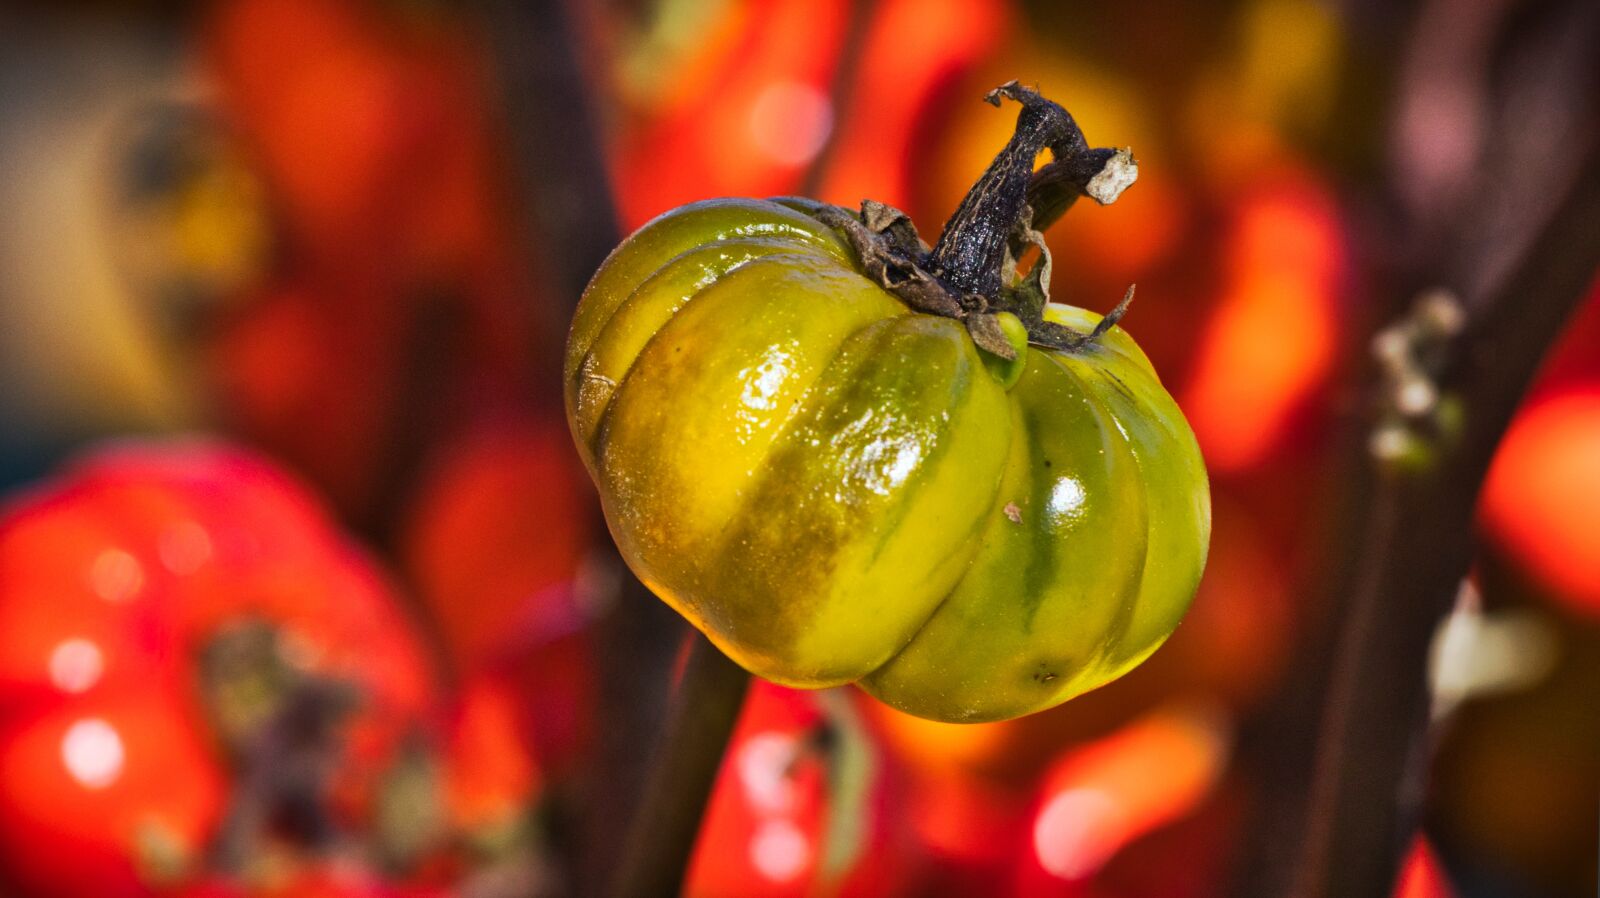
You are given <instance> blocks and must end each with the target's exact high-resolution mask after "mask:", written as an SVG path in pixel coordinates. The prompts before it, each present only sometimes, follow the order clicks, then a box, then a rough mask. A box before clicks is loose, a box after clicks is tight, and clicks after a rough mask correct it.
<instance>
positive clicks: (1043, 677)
mask: <svg viewBox="0 0 1600 898" xmlns="http://www.w3.org/2000/svg"><path fill="white" fill-rule="evenodd" d="M1055 678H1056V675H1055V673H1054V672H1053V671H1048V670H1041V671H1039V672H1038V673H1035V674H1034V675H1033V681H1034V682H1035V683H1048V682H1050V681H1051V680H1054V679H1055Z"/></svg>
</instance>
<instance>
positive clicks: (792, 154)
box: [749, 81, 833, 165]
mask: <svg viewBox="0 0 1600 898" xmlns="http://www.w3.org/2000/svg"><path fill="white" fill-rule="evenodd" d="M749 125H750V141H751V143H753V144H754V145H755V148H756V149H757V150H760V151H761V152H762V153H764V154H766V155H767V156H768V157H770V158H771V159H772V160H773V161H775V162H778V163H780V164H783V165H805V164H806V163H807V162H810V161H811V160H812V159H814V158H816V155H817V153H819V152H821V151H822V146H823V144H825V143H827V142H828V135H829V134H831V133H832V132H833V103H832V102H831V101H830V100H829V99H828V97H827V95H826V94H824V93H823V92H822V91H820V90H818V89H816V88H815V87H812V86H811V85H809V84H804V83H802V82H799V81H775V82H773V83H772V84H770V85H768V86H767V88H766V89H765V90H763V91H761V93H760V94H758V95H756V100H755V102H754V103H752V104H751V105H750V122H749Z"/></svg>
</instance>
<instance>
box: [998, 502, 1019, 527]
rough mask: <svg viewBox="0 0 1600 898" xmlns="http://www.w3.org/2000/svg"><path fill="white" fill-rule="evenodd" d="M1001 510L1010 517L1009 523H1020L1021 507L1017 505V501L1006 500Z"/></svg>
mask: <svg viewBox="0 0 1600 898" xmlns="http://www.w3.org/2000/svg"><path fill="white" fill-rule="evenodd" d="M1002 511H1004V512H1005V513H1006V517H1008V518H1010V519H1011V523H1013V524H1020V523H1022V509H1020V508H1018V507H1017V503H1015V502H1007V503H1006V507H1005V508H1004V509H1002Z"/></svg>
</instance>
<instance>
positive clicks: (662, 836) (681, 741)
mask: <svg viewBox="0 0 1600 898" xmlns="http://www.w3.org/2000/svg"><path fill="white" fill-rule="evenodd" d="M749 686H750V674H748V673H746V672H745V670H744V668H742V667H740V666H739V665H737V664H735V663H733V661H732V660H730V659H729V658H728V656H727V655H724V654H723V653H722V651H721V650H720V649H718V648H717V647H716V646H714V645H712V644H711V642H710V640H708V639H706V638H705V636H703V635H701V634H699V633H696V634H695V635H694V638H693V642H692V643H691V645H690V647H689V659H688V661H687V663H686V664H685V665H684V670H683V679H682V681H681V682H680V683H679V686H678V690H677V694H676V695H675V696H674V697H673V701H672V710H671V711H670V715H671V716H670V717H669V718H668V720H667V726H666V732H665V734H663V736H662V742H661V745H660V747H659V749H658V750H657V753H656V758H655V761H654V763H652V764H651V766H650V781H649V783H647V784H646V786H645V794H644V800H643V802H642V803H641V804H640V807H639V811H638V813H637V814H635V815H634V818H633V821H632V823H631V824H630V825H629V828H628V833H627V837H626V839H625V840H624V841H623V843H622V857H621V869H620V870H619V871H618V873H617V878H616V880H615V882H614V884H613V887H612V889H611V895H612V896H613V898H655V896H659V895H677V894H679V893H680V892H681V891H682V888H683V879H684V874H685V873H686V872H687V870H688V866H689V859H690V857H691V855H692V854H693V851H694V843H695V839H696V837H697V836H698V835H699V833H700V818H701V816H703V815H704V814H705V809H706V804H707V802H708V801H709V799H710V796H711V787H712V786H713V785H715V783H716V779H717V770H718V769H719V768H720V767H721V764H722V756H723V754H724V752H725V751H726V750H727V746H728V740H729V738H730V737H731V736H732V735H733V726H734V724H735V723H736V722H737V721H738V719H739V709H740V707H741V706H743V704H744V696H745V692H746V691H748V689H749Z"/></svg>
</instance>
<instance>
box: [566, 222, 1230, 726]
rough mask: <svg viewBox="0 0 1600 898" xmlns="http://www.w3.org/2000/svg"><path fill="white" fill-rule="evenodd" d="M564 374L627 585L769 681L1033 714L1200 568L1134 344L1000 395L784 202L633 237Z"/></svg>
mask: <svg viewBox="0 0 1600 898" xmlns="http://www.w3.org/2000/svg"><path fill="white" fill-rule="evenodd" d="M1047 315H1048V316H1049V317H1050V318H1052V319H1053V320H1055V321H1057V322H1059V323H1062V324H1065V325H1067V326H1069V327H1072V328H1075V329H1078V330H1081V331H1087V330H1088V329H1091V328H1092V327H1093V326H1094V324H1095V323H1096V322H1097V321H1098V316H1097V315H1095V314H1093V313H1090V312H1086V311H1084V310H1081V309H1074V308H1071V307H1068V306H1059V305H1052V306H1050V307H1049V310H1048V312H1047ZM564 374H565V380H566V383H565V387H566V398H567V410H568V417H569V421H570V423H571V426H572V430H573V434H574V437H575V439H576V440H577V442H578V444H579V450H580V453H581V454H582V455H583V458H584V461H585V463H586V464H587V465H588V466H589V468H590V472H591V474H592V475H593V477H594V479H595V482H596V484H597V486H598V488H599V492H600V496H601V500H602V505H603V506H604V509H605V513H606V519H607V523H608V524H609V525H610V527H611V531H612V533H613V535H614V536H615V537H616V539H617V543H618V546H619V547H620V548H621V550H622V553H623V556H624V557H625V558H626V559H627V561H628V563H629V565H630V566H631V567H632V568H633V570H634V571H635V573H637V574H638V575H639V576H640V577H641V579H643V580H644V581H645V582H646V583H647V584H648V585H649V586H650V587H651V588H652V589H653V590H654V591H655V592H656V594H657V595H659V596H661V597H662V598H663V600H665V601H666V602H667V603H668V604H670V605H672V606H673V607H674V608H675V609H677V610H678V611H679V612H680V613H682V614H683V615H684V616H685V617H686V618H688V619H689V620H690V621H691V622H692V623H694V624H695V626H697V627H699V628H700V629H701V630H702V631H704V632H705V633H706V635H707V636H708V637H709V638H710V639H711V640H712V641H713V642H714V643H716V644H717V645H718V646H719V647H720V648H721V649H722V650H723V651H725V652H727V653H728V655H729V656H730V657H732V658H733V659H734V660H735V661H737V662H738V663H739V664H741V665H742V666H744V667H745V668H746V669H748V670H750V671H752V672H753V673H756V674H758V675H760V676H762V677H765V678H767V679H769V680H773V681H775V682H779V683H783V684H786V685H791V686H800V687H812V688H815V687H826V686H833V685H838V684H842V683H848V682H856V681H860V683H861V685H862V686H863V687H864V688H866V689H867V690H868V691H869V692H871V693H872V694H874V695H876V696H877V697H878V698H880V699H882V700H883V701H885V702H887V703H888V704H891V705H893V706H895V707H898V708H900V709H902V710H904V711H907V712H909V713H912V714H916V715H919V716H924V717H929V718H933V719H939V720H950V721H978V720H997V719H1004V718H1009V717H1016V716H1020V715H1023V714H1028V713H1032V712H1034V711H1038V710H1041V709H1043V708H1047V707H1050V706H1053V705H1056V704H1059V703H1060V702H1062V701H1065V700H1066V699H1068V698H1071V697H1072V696H1074V695H1077V694H1080V693H1082V692H1084V691H1086V690H1089V689H1092V688H1094V687H1096V686H1099V685H1101V684H1103V683H1105V682H1107V681H1109V680H1111V679H1114V678H1115V677H1117V676H1119V675H1121V674H1122V673H1124V672H1126V671H1127V670H1129V669H1131V668H1132V667H1133V666H1135V665H1136V664H1138V663H1139V662H1140V661H1141V660H1143V659H1144V658H1145V657H1147V656H1148V655H1149V654H1150V653H1151V652H1153V651H1154V650H1155V649H1156V648H1157V647H1158V646H1159V645H1160V644H1161V642H1162V641H1163V640H1165V639H1166V637H1167V636H1168V635H1169V634H1170V633H1171V632H1172V630H1173V629H1174V628H1175V627H1176V626H1177V622H1178V619H1179V618H1180V617H1181V616H1182V614H1183V612H1184V611H1185V610H1186V608H1187V606H1188V604H1189V601H1190V599H1191V597H1192V596H1193V594H1194V589H1195V586H1196V584H1197V582H1198V580H1199V576H1200V572H1201V569H1202V568H1203V566H1204V561H1205V554H1206V548H1207V544H1208V539H1209V532H1210V496H1209V488H1208V485H1207V481H1206V476H1205V469H1204V465H1203V463H1202V461H1201V459H1200V455H1199V450H1198V448H1197V447H1196V445H1195V443H1194V438H1193V435H1192V433H1191V432H1190V430H1189V427H1188V425H1187V423H1186V422H1185V421H1184V419H1183V416H1182V414H1181V412H1179V411H1178V409H1177V406H1176V405H1175V404H1174V402H1173V401H1172V399H1171V397H1170V396H1168V394H1167V393H1166V391H1165V390H1164V389H1163V388H1162V387H1161V384H1160V381H1159V379H1158V378H1157V377H1156V375H1155V372H1154V371H1153V370H1152V369H1151V368H1150V365H1149V362H1148V360H1146V359H1145V357H1144V355H1143V353H1142V352H1140V351H1139V349H1138V347H1137V346H1136V345H1135V344H1134V343H1133V341H1132V339H1131V338H1130V337H1128V336H1127V334H1126V333H1124V332H1123V331H1121V330H1120V329H1117V328H1112V329H1110V331H1109V332H1108V333H1106V334H1105V335H1104V336H1103V337H1102V338H1101V339H1100V340H1099V341H1097V342H1095V343H1092V344H1090V345H1088V346H1087V347H1085V348H1084V349H1082V350H1079V351H1074V352H1061V351H1055V350H1049V349H1043V348H1039V347H1029V348H1028V350H1027V352H1026V363H1025V366H1024V368H1023V370H1022V372H1021V375H1020V377H1018V378H1017V379H1016V381H1015V383H1014V385H1013V386H1012V387H1011V388H1010V389H1009V390H1008V389H1007V388H1006V387H1005V386H1004V385H1003V384H1002V382H1001V381H1000V380H998V379H997V378H996V377H995V376H994V375H993V374H991V373H990V368H989V366H988V365H986V364H985V361H984V356H983V354H982V352H981V351H980V350H979V349H978V348H977V347H976V346H975V345H974V344H973V342H972V339H971V337H970V336H969V335H968V334H967V332H966V329H965V328H964V327H963V326H962V324H961V323H960V322H958V321H956V320H953V319H949V318H944V317H940V316H934V315H926V314H919V313H915V312H912V311H911V310H910V309H909V308H907V307H906V306H905V305H904V304H903V303H901V302H900V301H899V300H898V299H896V298H895V297H894V296H892V295H891V294H889V293H888V292H886V291H884V290H883V289H881V288H880V287H878V286H877V285H876V284H875V283H873V282H872V281H871V280H869V279H868V278H867V277H866V276H864V275H863V274H862V273H861V272H860V271H859V270H858V267H857V262H856V260H855V258H854V256H853V254H852V253H851V251H850V250H848V249H846V247H845V244H844V242H843V241H842V240H841V239H840V237H839V236H838V235H837V234H835V233H834V232H833V231H832V230H831V229H830V228H828V227H827V226H825V225H823V224H821V223H819V222H817V221H816V220H815V219H812V218H810V217H808V216H806V215H804V214H801V213H800V212H797V211H794V210H793V209H791V208H789V207H787V206H783V205H779V204H777V203H772V202H765V201H760V200H744V199H731V200H711V201H706V202H701V203H695V204H692V205H689V206H685V207H683V208H681V209H678V210H675V211H673V212H669V213H667V214H665V215H663V216H661V217H659V218H657V219H656V220H654V221H653V222H651V223H650V224H648V225H646V226H645V227H644V228H642V229H640V230H639V231H638V232H637V233H635V234H634V235H633V236H632V237H630V238H629V239H628V240H627V241H625V242H624V243H623V244H622V245H621V246H620V247H619V248H618V249H617V250H616V251H614V252H613V253H612V255H611V256H610V257H609V258H608V259H607V260H606V262H605V264H604V265H602V266H601V268H600V270H599V272H597V273H596V275H595V277H594V279H593V280H592V281H591V282H590V284H589V287H588V289H587V290H586V291H585V293H584V297H583V300H582V301H581V303H580V304H579V307H578V310H577V313H576V315H575V317H574V320H573V324H572V330H571V333H570V335H569V338H568V346H567V356H566V365H565V369H564Z"/></svg>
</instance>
